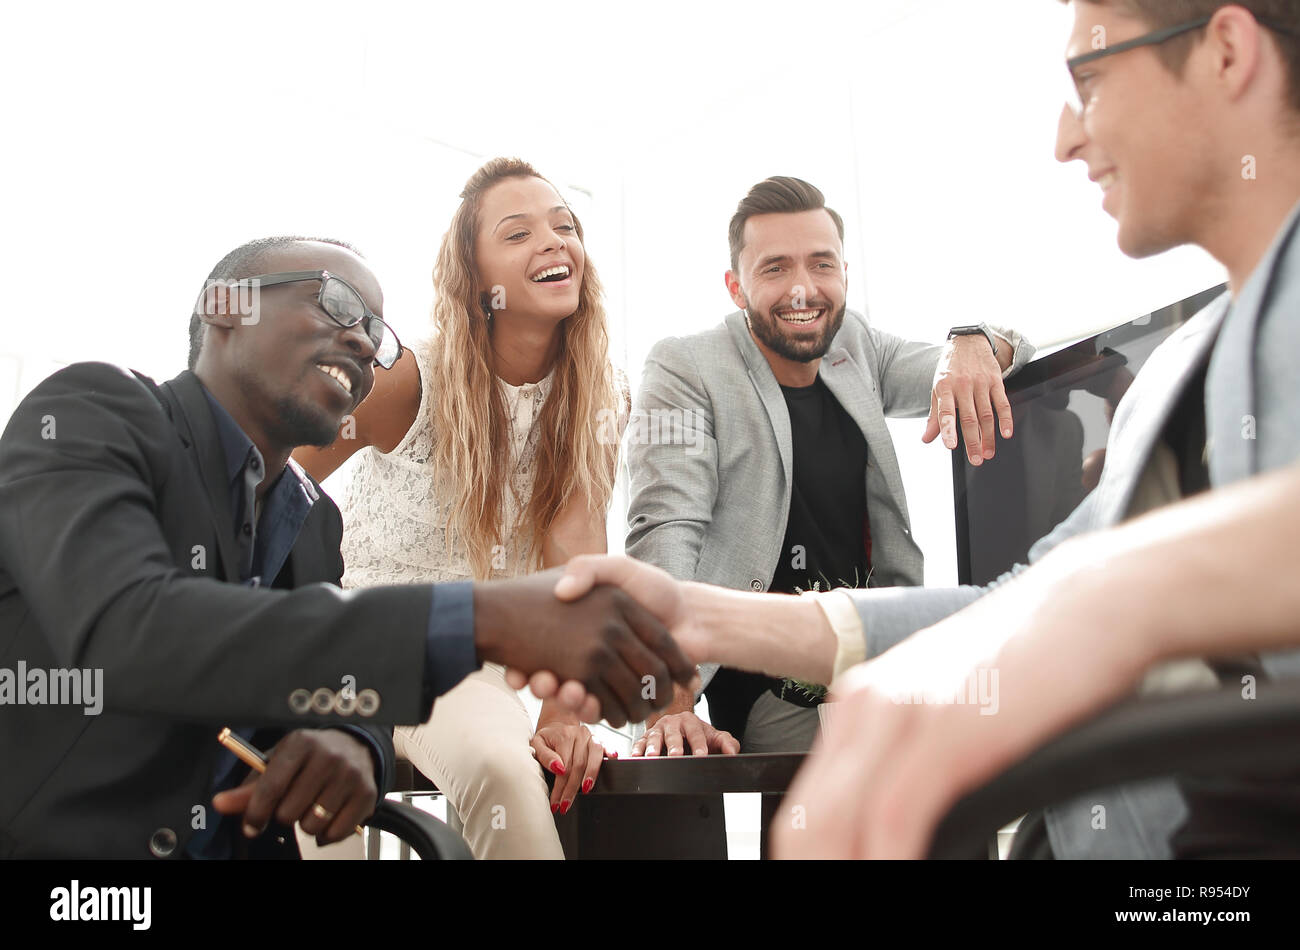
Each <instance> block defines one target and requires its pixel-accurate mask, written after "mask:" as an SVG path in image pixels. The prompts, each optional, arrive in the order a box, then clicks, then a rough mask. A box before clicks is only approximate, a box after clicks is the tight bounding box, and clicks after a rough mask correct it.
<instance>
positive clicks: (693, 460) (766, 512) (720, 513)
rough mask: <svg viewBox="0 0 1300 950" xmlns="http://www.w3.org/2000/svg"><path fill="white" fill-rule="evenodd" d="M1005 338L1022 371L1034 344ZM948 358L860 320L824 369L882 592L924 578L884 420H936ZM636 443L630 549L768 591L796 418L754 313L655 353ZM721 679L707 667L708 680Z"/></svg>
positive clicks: (785, 505) (637, 409)
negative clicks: (931, 416)
mask: <svg viewBox="0 0 1300 950" xmlns="http://www.w3.org/2000/svg"><path fill="white" fill-rule="evenodd" d="M999 333H1002V334H1003V335H1004V336H1006V337H1008V338H1009V339H1010V340H1011V341H1012V343H1013V344H1014V346H1015V356H1014V360H1013V363H1012V365H1011V367H1010V368H1009V370H1008V372H1014V371H1015V370H1016V369H1019V368H1020V367H1021V366H1023V365H1024V364H1025V363H1026V362H1028V360H1029V359H1030V358H1031V357H1032V355H1033V347H1032V346H1030V345H1029V344H1028V343H1027V342H1025V341H1024V340H1023V338H1021V337H1020V336H1019V335H1018V334H1016V333H1014V332H1012V331H1007V330H1002V329H1000V328H999ZM943 349H944V347H943V346H942V345H934V344H926V343H913V342H908V341H906V340H903V339H901V338H900V337H896V336H892V335H890V334H888V333H882V332H880V331H879V330H876V329H874V328H872V327H871V326H870V325H868V323H867V320H866V318H865V317H863V316H862V315H861V314H859V313H856V312H854V311H852V310H850V311H848V312H847V313H846V314H845V316H844V323H843V325H842V326H841V327H840V330H839V332H838V333H836V335H835V338H834V340H832V342H831V347H830V349H829V350H828V351H827V353H826V355H825V356H824V357H823V358H822V361H821V367H820V376H821V378H822V380H823V381H824V382H825V383H826V386H827V388H828V389H830V391H831V392H832V393H833V394H834V395H835V398H836V399H837V400H838V401H839V403H840V404H841V405H842V406H843V407H844V409H845V411H847V412H848V414H849V415H850V416H851V417H852V418H853V419H854V421H856V422H857V424H858V426H859V427H860V428H861V429H862V434H863V436H864V437H865V438H866V440H867V454H868V460H867V470H866V478H865V484H864V490H865V491H866V497H867V511H868V514H869V517H870V519H871V538H872V568H873V571H872V576H871V586H872V587H884V586H895V585H906V586H911V585H917V584H920V583H921V582H922V579H923V571H922V568H923V563H922V556H921V549H920V548H919V547H917V544H916V542H915V541H914V540H912V530H911V526H910V524H909V522H908V514H907V498H906V495H905V493H904V491H903V479H902V476H901V474H900V473H899V469H898V460H897V458H896V457H895V455H894V445H893V442H892V440H891V439H890V436H889V430H888V428H887V427H886V425H885V416H886V415H890V416H923V415H926V414H927V413H928V412H929V411H930V391H931V387H932V385H933V381H934V373H935V368H936V366H937V365H938V361H939V356H940V354H941V353H942V352H943ZM627 442H628V451H627V459H628V470H629V486H630V487H629V495H630V498H629V504H628V535H627V553H628V554H629V555H630V556H632V557H635V558H638V559H639V560H642V561H647V562H649V563H651V564H655V565H657V566H658V567H661V568H663V569H664V570H666V571H668V573H670V574H672V575H673V576H674V577H677V578H680V579H682V580H697V581H704V582H707V583H710V584H718V585H720V586H723V587H731V588H735V589H739V590H753V591H764V590H767V588H768V585H770V584H771V582H772V575H773V573H774V572H775V569H776V565H777V560H778V558H780V557H781V542H782V541H783V539H784V537H785V525H786V520H787V518H788V517H789V513H790V489H791V466H792V453H793V449H792V444H791V439H790V416H789V413H788V411H787V410H786V406H785V398H784V397H783V396H782V394H781V387H780V384H778V383H777V381H776V377H775V376H773V375H772V370H771V367H769V366H768V364H767V360H766V359H765V358H764V356H763V354H762V352H760V350H759V349H758V346H757V345H756V344H755V343H754V340H753V338H752V337H751V336H750V335H749V330H748V328H747V327H746V325H745V316H744V314H743V313H742V312H741V311H739V310H738V311H736V312H734V313H732V314H730V315H729V316H728V317H727V318H726V319H724V320H723V322H722V323H721V324H719V325H718V326H716V327H713V328H712V329H710V330H706V331H704V332H703V333H697V334H695V335H693V336H689V337H669V338H667V339H664V340H661V341H659V342H658V343H657V344H655V346H654V348H653V349H651V351H650V354H649V356H648V357H647V358H646V364H645V373H644V375H643V378H642V381H641V387H640V390H639V392H638V393H637V397H636V401H635V403H634V405H633V412H632V417H631V419H630V420H629V423H628V433H627ZM716 669H717V667H716V665H705V666H703V667H701V672H702V673H703V676H704V678H705V681H706V682H707V680H708V678H709V677H711V676H712V675H713V672H714V671H716Z"/></svg>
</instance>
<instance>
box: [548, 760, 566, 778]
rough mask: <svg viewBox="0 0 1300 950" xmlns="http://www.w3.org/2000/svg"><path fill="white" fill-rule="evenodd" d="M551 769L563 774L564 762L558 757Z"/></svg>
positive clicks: (557, 773)
mask: <svg viewBox="0 0 1300 950" xmlns="http://www.w3.org/2000/svg"><path fill="white" fill-rule="evenodd" d="M551 771H552V772H554V773H555V774H556V775H563V774H564V763H563V762H561V761H560V760H559V759H556V760H555V761H554V762H552V763H551Z"/></svg>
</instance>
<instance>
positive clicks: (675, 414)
mask: <svg viewBox="0 0 1300 950" xmlns="http://www.w3.org/2000/svg"><path fill="white" fill-rule="evenodd" d="M628 432H629V437H628V451H627V457H628V475H629V484H628V512H629V519H628V533H627V545H626V550H627V554H628V555H629V556H631V557H634V558H636V559H637V560H640V561H645V562H647V563H649V564H654V565H655V566H656V567H660V568H662V569H663V570H665V571H667V572H668V573H669V574H671V575H672V576H673V577H676V578H678V579H679V580H688V581H689V580H694V579H695V573H696V566H697V565H698V563H699V558H700V549H701V546H702V545H703V542H704V532H705V530H706V529H707V527H708V525H709V523H710V521H712V519H713V504H714V502H715V500H716V499H717V496H718V448H717V442H716V441H715V440H714V434H713V409H712V406H711V404H710V400H709V397H708V394H707V393H706V391H705V388H704V382H703V379H702V378H701V376H700V371H699V367H698V366H697V365H696V362H695V357H694V356H693V355H692V353H691V352H690V350H689V349H688V348H687V347H686V345H685V344H684V341H682V340H680V339H677V338H674V337H670V338H668V339H666V340H661V341H659V342H658V343H656V344H655V346H654V348H653V349H651V351H650V354H649V356H647V357H646V364H645V372H644V374H643V376H642V379H641V386H640V390H639V391H638V393H637V396H636V399H635V401H634V402H633V406H632V418H631V420H630V422H629V424H628Z"/></svg>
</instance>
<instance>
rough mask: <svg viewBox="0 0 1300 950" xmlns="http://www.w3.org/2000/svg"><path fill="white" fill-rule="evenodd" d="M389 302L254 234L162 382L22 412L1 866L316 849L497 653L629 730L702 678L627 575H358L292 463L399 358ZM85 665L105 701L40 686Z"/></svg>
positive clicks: (13, 437)
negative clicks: (239, 742) (344, 578)
mask: <svg viewBox="0 0 1300 950" xmlns="http://www.w3.org/2000/svg"><path fill="white" fill-rule="evenodd" d="M381 309H382V294H381V292H380V288H379V284H378V282H377V281H376V280H375V277H374V275H373V274H372V273H371V272H370V270H369V269H368V268H367V267H366V265H365V264H364V262H363V261H362V260H361V258H360V257H359V256H358V255H357V254H356V253H354V251H353V250H352V249H350V248H349V247H348V246H347V245H343V244H340V243H338V242H332V241H319V240H310V239H304V238H273V239H267V240H263V241H257V242H252V243H251V244H248V245H244V246H243V247H240V248H238V249H236V250H235V251H234V252H232V253H231V254H230V255H228V256H227V257H226V258H225V259H223V261H222V262H221V263H220V264H218V266H217V268H216V270H214V271H213V273H212V275H211V277H210V279H209V281H208V284H207V286H206V287H205V290H204V293H203V295H202V297H201V298H200V301H199V304H198V306H197V307H196V309H195V314H194V316H193V317H192V320H191V351H190V356H191V360H190V362H191V367H192V369H191V370H190V371H187V372H184V373H181V374H180V375H179V376H177V377H176V378H175V379H173V380H171V381H169V382H165V383H163V384H162V385H160V386H159V385H156V384H154V383H153V381H152V380H149V379H148V378H147V377H143V376H139V375H138V374H132V373H131V372H130V371H127V370H124V369H120V368H118V367H113V366H109V365H107V364H102V363H79V364H74V365H72V366H69V367H67V368H65V369H63V370H61V371H59V372H58V373H55V374H54V375H53V376H51V377H50V378H49V379H47V380H45V381H44V382H43V383H41V384H40V385H39V386H37V388H36V389H35V390H34V391H33V392H32V393H31V394H30V395H29V396H28V397H27V398H26V399H24V400H23V402H22V403H21V404H20V405H19V407H18V408H17V409H16V410H15V412H14V414H13V417H12V418H11V420H10V422H9V425H8V427H7V428H6V430H5V433H4V436H3V437H2V438H0V644H3V656H4V657H5V660H6V662H4V663H3V664H2V665H3V667H4V669H3V670H0V701H3V702H4V703H5V704H6V708H5V710H4V713H3V715H0V760H3V762H4V763H5V766H4V768H5V779H4V781H3V782H2V783H0V857H33V856H43V857H58V856H81V857H86V856H96V857H141V858H143V857H148V856H150V855H153V856H155V857H160V858H175V857H192V858H222V857H238V856H249V857H294V856H296V855H297V853H298V852H297V845H296V842H295V836H294V834H293V833H292V830H291V828H292V826H293V824H294V823H295V822H298V823H299V824H300V825H301V828H302V830H303V831H304V832H305V833H306V834H308V835H314V836H316V838H317V841H318V843H320V844H326V843H331V842H334V841H338V840H341V839H342V838H344V837H346V836H348V835H350V834H352V833H353V831H354V828H355V826H356V825H357V824H358V823H359V822H361V821H364V820H365V819H366V818H367V817H368V816H369V815H370V814H371V813H372V812H373V811H374V808H375V806H376V803H377V801H378V797H379V795H380V794H381V793H382V792H383V791H385V790H386V789H387V787H388V775H389V773H390V771H391V765H392V762H393V752H392V746H391V740H390V738H389V733H390V728H389V727H390V726H391V724H393V723H415V722H422V721H424V720H425V719H426V718H427V717H428V714H429V710H430V707H431V704H432V702H433V700H434V698H435V697H436V696H438V695H440V694H442V693H444V692H446V691H447V690H448V689H450V688H451V687H452V686H454V685H455V684H456V683H457V682H458V681H459V680H460V679H461V678H463V677H464V676H465V675H467V674H468V673H470V672H472V671H474V670H475V669H477V668H478V667H479V665H480V664H481V663H482V662H483V661H484V660H494V661H497V662H502V663H509V664H510V665H511V666H512V667H519V668H523V669H527V670H529V671H532V672H535V671H538V670H548V671H553V672H554V674H556V675H558V676H559V677H561V678H562V679H565V680H575V681H580V682H585V687H586V689H587V691H588V692H590V693H591V694H592V695H594V696H595V697H596V698H597V699H599V700H600V703H601V708H602V711H603V712H604V713H605V714H606V715H607V717H608V716H609V714H610V713H611V712H612V713H613V715H612V717H610V718H612V719H613V720H614V721H616V722H620V721H625V720H626V719H627V718H629V717H631V718H633V719H641V718H643V717H644V716H645V715H646V714H647V713H648V712H650V711H651V705H652V704H651V703H650V702H647V701H646V699H645V698H643V695H642V694H643V693H649V694H650V695H658V696H663V697H669V696H671V693H672V689H671V681H672V680H673V679H676V680H678V681H679V682H682V683H688V682H690V680H691V678H692V676H693V673H694V667H693V666H692V665H691V663H690V662H689V661H688V660H687V658H686V657H685V656H684V655H682V654H681V652H680V651H679V650H678V649H677V647H676V645H675V644H674V643H673V641H672V640H671V639H669V638H668V636H667V634H666V632H665V631H664V629H663V627H662V625H661V624H660V623H659V622H658V621H657V620H655V619H654V618H653V617H652V616H650V615H649V614H648V613H647V612H646V611H645V610H643V609H642V608H641V607H640V606H639V605H637V604H635V603H633V602H632V601H631V600H630V599H629V598H628V597H627V596H626V595H625V594H623V593H622V592H621V591H617V590H615V589H613V588H604V589H602V590H601V591H600V592H599V593H600V596H598V597H596V598H594V599H588V600H584V601H583V602H582V603H581V605H568V604H562V603H561V602H559V601H557V600H556V599H555V597H554V595H553V594H552V591H551V587H552V585H553V581H554V578H551V579H550V580H548V579H547V578H546V577H545V576H544V575H543V576H539V577H532V578H519V579H512V580H509V581H502V582H493V583H486V584H469V583H463V584H449V585H439V586H434V585H410V586H393V587H384V588H375V589H370V590H360V591H350V592H348V593H346V594H344V593H343V592H341V591H340V590H339V589H338V587H337V585H338V582H339V579H340V577H341V575H342V573H343V563H342V558H341V557H340V554H339V542H340V539H341V536H342V520H341V518H340V516H339V511H338V508H337V507H336V506H335V505H334V503H333V502H332V501H331V500H330V499H329V498H328V496H326V495H324V494H322V493H321V492H320V489H319V486H318V485H317V484H316V483H315V482H314V481H312V479H311V478H309V477H308V476H307V475H306V474H305V473H304V472H303V471H302V469H301V468H300V467H299V466H298V465H297V464H296V463H294V462H293V461H292V460H291V458H290V452H291V451H292V450H293V449H294V448H296V447H297V446H300V445H313V444H314V445H320V444H328V443H329V442H330V441H332V440H333V439H334V437H335V434H336V433H337V432H338V430H339V426H340V423H341V421H342V419H343V417H344V416H346V415H347V414H348V413H350V412H352V411H353V410H355V408H356V406H357V405H358V404H359V403H360V402H361V400H362V399H364V398H365V397H366V395H367V394H368V393H369V392H370V389H371V387H372V386H373V384H374V368H373V367H374V364H376V363H377V364H379V366H381V367H390V366H392V365H393V364H394V363H395V362H396V360H397V359H399V358H400V357H401V355H402V347H401V344H400V343H399V342H398V341H397V338H396V336H395V335H394V334H393V332H392V331H391V330H390V329H389V328H388V327H387V325H386V324H384V322H383V320H382V318H381V317H380V311H381ZM574 607H578V608H579V609H577V610H573V609H572V608H574ZM15 669H17V670H19V671H21V679H23V680H24V682H19V683H15V677H14V676H13V673H14V670H15ZM82 670H89V671H91V672H93V673H96V674H97V676H98V677H99V682H102V694H100V695H98V696H97V698H96V706H97V707H98V708H92V707H91V706H90V705H89V704H80V705H72V704H70V703H67V702H63V703H61V704H56V703H54V702H53V697H52V695H50V694H49V692H48V690H47V688H46V687H44V686H42V688H41V689H40V690H35V689H34V688H33V687H32V685H31V683H29V682H26V681H27V680H29V678H30V676H32V675H34V674H37V673H39V674H40V676H38V677H36V680H37V681H40V682H53V681H54V680H55V678H56V677H60V676H63V674H61V673H60V671H73V672H74V673H75V672H79V671H82ZM28 671H31V673H30V674H29V673H28ZM5 674H10V675H9V676H6V675H5ZM47 678H48V679H47ZM64 678H66V677H64ZM650 679H653V680H655V681H656V689H655V691H654V692H653V693H651V692H650V691H649V690H646V689H645V686H644V685H643V684H648V683H649V682H650ZM87 681H88V682H90V681H92V680H87ZM33 682H35V681H33ZM15 685H16V686H17V688H18V689H22V690H23V694H22V699H21V700H16V698H15V696H14V695H13V693H14V687H15ZM6 689H7V690H8V692H6ZM10 704H12V705H10ZM380 724H383V727H382V728H381V726H380ZM223 726H229V727H230V728H231V729H232V730H234V731H235V732H237V733H239V734H241V735H242V737H243V738H244V739H245V740H246V741H248V742H250V743H251V744H252V745H254V746H257V747H259V748H261V749H268V750H271V751H270V759H269V762H268V764H267V770H266V772H265V774H263V775H261V776H260V777H258V776H257V775H255V774H248V776H247V780H246V781H243V783H242V784H241V779H243V778H244V777H245V774H246V773H247V769H246V768H244V767H243V766H240V765H239V764H238V763H237V762H236V761H235V760H234V759H233V757H231V756H229V754H228V753H226V752H225V751H224V750H223V749H222V748H221V747H220V746H219V745H218V744H217V734H218V732H219V731H220V730H221V728H222V727H223ZM323 727H324V728H323Z"/></svg>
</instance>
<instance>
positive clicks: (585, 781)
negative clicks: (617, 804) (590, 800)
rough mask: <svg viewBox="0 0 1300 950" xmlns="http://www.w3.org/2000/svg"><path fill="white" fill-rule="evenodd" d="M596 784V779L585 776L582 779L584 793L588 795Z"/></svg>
mask: <svg viewBox="0 0 1300 950" xmlns="http://www.w3.org/2000/svg"><path fill="white" fill-rule="evenodd" d="M595 784H596V780H595V779H590V778H584V779H583V780H582V794H584V795H586V794H587V793H588V792H589V791H591V788H592V786H593V785H595Z"/></svg>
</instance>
